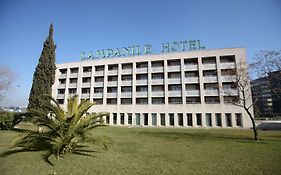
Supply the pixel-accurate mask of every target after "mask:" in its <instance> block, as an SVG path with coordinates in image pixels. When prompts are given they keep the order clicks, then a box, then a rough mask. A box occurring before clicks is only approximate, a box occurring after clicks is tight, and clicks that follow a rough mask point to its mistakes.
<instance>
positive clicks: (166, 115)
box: [165, 113, 170, 126]
mask: <svg viewBox="0 0 281 175" xmlns="http://www.w3.org/2000/svg"><path fill="white" fill-rule="evenodd" d="M165 126H170V117H169V113H165Z"/></svg>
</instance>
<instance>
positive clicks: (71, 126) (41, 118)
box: [13, 96, 112, 163]
mask: <svg viewBox="0 0 281 175" xmlns="http://www.w3.org/2000/svg"><path fill="white" fill-rule="evenodd" d="M51 101H52V103H47V104H46V105H42V108H40V109H30V110H29V113H30V116H31V117H32V118H33V123H34V124H35V125H37V126H41V127H42V128H43V129H42V130H23V132H22V134H20V135H19V136H18V137H16V138H15V139H14V140H13V146H14V147H20V148H21V149H22V150H25V151H42V150H44V151H46V154H45V155H44V158H45V160H47V161H48V160H49V159H48V158H49V157H50V156H51V155H55V156H56V158H59V157H63V156H64V155H65V154H67V153H76V154H82V155H89V154H87V152H89V150H85V149H84V147H86V146H87V145H88V144H97V145H99V146H101V147H102V148H104V149H107V146H108V145H109V144H111V143H112V141H111V139H110V138H109V137H107V136H97V135H93V134H92V132H90V131H91V130H92V129H94V128H97V127H100V126H105V124H104V120H103V119H102V117H103V116H107V115H108V113H92V114H88V113H87V111H88V110H89V109H90V108H91V107H92V106H93V105H94V104H93V103H91V102H89V101H88V100H82V101H81V103H80V104H79V102H78V98H77V96H74V97H71V98H70V99H68V104H67V111H64V110H63V109H62V108H61V107H60V105H59V104H58V103H57V102H56V101H55V100H54V99H52V98H51ZM46 111H48V112H47V113H46ZM87 143H88V144H87ZM82 148H83V149H82ZM49 163H50V162H49Z"/></svg>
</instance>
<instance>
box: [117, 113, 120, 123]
mask: <svg viewBox="0 0 281 175" xmlns="http://www.w3.org/2000/svg"><path fill="white" fill-rule="evenodd" d="M120 117H121V116H120V113H117V125H120Z"/></svg>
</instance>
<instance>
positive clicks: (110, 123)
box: [109, 113, 113, 125]
mask: <svg viewBox="0 0 281 175" xmlns="http://www.w3.org/2000/svg"><path fill="white" fill-rule="evenodd" d="M109 125H113V113H110V114H109Z"/></svg>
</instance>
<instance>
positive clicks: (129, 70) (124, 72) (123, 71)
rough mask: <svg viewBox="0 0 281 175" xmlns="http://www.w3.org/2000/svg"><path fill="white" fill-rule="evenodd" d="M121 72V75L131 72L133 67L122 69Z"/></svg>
mask: <svg viewBox="0 0 281 175" xmlns="http://www.w3.org/2000/svg"><path fill="white" fill-rule="evenodd" d="M121 73H122V75H124V74H132V73H133V69H122V71H121Z"/></svg>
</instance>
